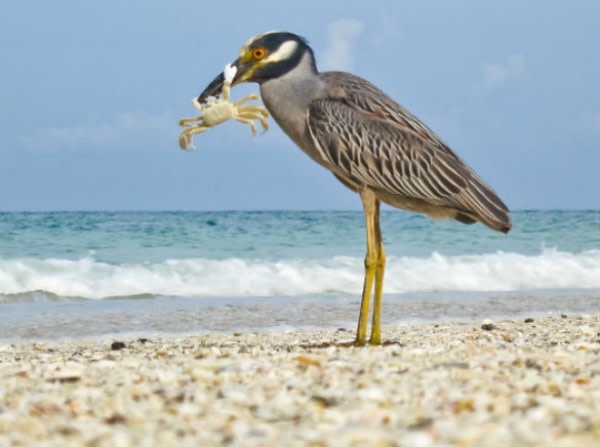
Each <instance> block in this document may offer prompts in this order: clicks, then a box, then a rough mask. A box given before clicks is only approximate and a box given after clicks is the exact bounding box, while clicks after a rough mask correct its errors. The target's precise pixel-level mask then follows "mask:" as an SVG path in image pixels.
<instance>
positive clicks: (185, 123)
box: [179, 116, 202, 126]
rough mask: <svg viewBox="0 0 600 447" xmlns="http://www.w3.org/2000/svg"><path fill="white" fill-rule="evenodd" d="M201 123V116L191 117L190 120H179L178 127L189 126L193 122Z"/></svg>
mask: <svg viewBox="0 0 600 447" xmlns="http://www.w3.org/2000/svg"><path fill="white" fill-rule="evenodd" d="M200 121H202V117H201V116H193V117H190V118H182V119H180V120H179V125H180V126H189V125H190V124H191V123H194V122H200Z"/></svg>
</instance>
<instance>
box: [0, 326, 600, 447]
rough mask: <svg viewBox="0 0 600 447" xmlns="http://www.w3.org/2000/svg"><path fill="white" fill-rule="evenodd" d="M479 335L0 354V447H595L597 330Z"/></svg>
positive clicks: (299, 335) (187, 341)
mask: <svg viewBox="0 0 600 447" xmlns="http://www.w3.org/2000/svg"><path fill="white" fill-rule="evenodd" d="M483 325H492V326H493V327H492V328H491V329H485V328H483V326H482V327H481V329H482V330H479V328H477V326H473V325H470V324H465V323H455V324H452V323H444V324H443V325H440V324H436V325H434V324H415V325H401V326H400V325H398V326H389V327H384V331H383V334H382V335H383V337H382V338H383V339H384V340H386V341H389V342H390V343H389V344H386V345H383V346H379V347H364V348H356V347H351V346H350V347H345V346H343V343H342V342H347V341H348V340H349V339H351V338H352V336H353V334H352V333H351V332H346V331H336V330H335V329H334V330H331V331H318V332H304V331H297V332H290V331H288V332H285V333H267V334H248V333H242V332H236V333H234V334H230V335H227V334H206V335H199V336H188V337H177V338H176V337H172V338H152V339H144V340H145V341H144V342H142V341H141V339H138V340H136V339H132V340H125V341H122V342H118V343H122V345H123V346H122V347H121V348H119V349H122V348H124V347H125V346H127V351H126V352H127V355H126V356H123V355H121V354H118V353H114V352H113V350H114V348H113V346H112V345H111V346H110V350H109V349H108V347H107V344H106V341H89V340H88V341H77V340H74V341H66V342H45V343H43V344H42V343H35V344H32V343H29V344H27V343H23V344H4V345H2V344H0V446H3V445H40V443H43V445H48V446H65V445H85V446H137V445H161V446H198V445H202V446H209V447H210V446H221V445H227V446H232V447H236V446H241V447H244V446H253V447H258V446H271V445H298V446H323V447H328V446H332V447H333V446H336V447H337V446H340V447H346V446H348V447H350V446H363V445H368V446H386V447H387V446H389V447H392V446H404V445H407V446H408V445H410V446H442V445H443V446H449V445H461V446H466V447H469V446H487V445H489V446H497V445H515V446H519V445H564V446H575V445H577V446H580V445H582V446H596V445H600V442H599V439H600V438H599V436H600V398H599V396H600V342H599V341H598V333H599V332H600V316H594V315H592V316H589V317H586V318H585V320H584V321H582V319H581V318H578V317H577V316H570V317H569V318H562V317H561V316H560V315H559V316H557V317H552V316H550V317H543V318H536V324H535V325H531V324H527V323H525V322H524V321H523V319H521V320H519V321H517V320H506V321H500V322H496V323H491V322H489V321H486V322H484V323H483ZM113 345H114V343H113Z"/></svg>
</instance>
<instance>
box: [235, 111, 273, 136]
mask: <svg viewBox="0 0 600 447" xmlns="http://www.w3.org/2000/svg"><path fill="white" fill-rule="evenodd" d="M238 118H243V119H246V120H258V121H260V124H261V125H262V127H263V129H264V131H263V133H264V132H266V131H267V130H269V121H267V117H266V116H263V115H258V114H256V113H254V112H250V111H246V110H243V111H242V112H241V113H239V114H238Z"/></svg>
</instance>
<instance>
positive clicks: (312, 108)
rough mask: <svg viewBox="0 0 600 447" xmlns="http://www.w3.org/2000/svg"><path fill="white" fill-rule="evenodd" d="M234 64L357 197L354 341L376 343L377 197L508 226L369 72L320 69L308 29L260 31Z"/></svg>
mask: <svg viewBox="0 0 600 447" xmlns="http://www.w3.org/2000/svg"><path fill="white" fill-rule="evenodd" d="M230 66H233V67H235V68H236V69H237V71H236V74H235V76H234V78H233V80H232V81H231V85H232V86H233V85H236V84H240V83H244V82H254V83H257V84H259V87H260V96H261V99H262V102H263V103H264V105H265V107H266V108H267V110H268V111H269V113H270V114H271V116H272V117H273V119H274V120H275V122H276V123H277V124H278V125H279V127H280V128H281V129H282V130H283V132H284V133H286V134H287V135H288V136H289V137H290V139H291V140H292V141H293V142H294V143H295V144H296V145H297V146H298V147H299V148H300V149H301V150H302V151H304V152H305V153H306V154H307V155H308V156H309V157H310V158H311V159H312V160H314V161H315V162H316V163H318V164H319V165H321V166H322V167H324V168H325V169H327V170H329V171H331V173H332V174H333V175H334V176H335V177H336V178H337V179H338V180H339V181H340V182H341V183H343V184H344V185H345V186H346V187H348V188H349V189H350V190H352V191H354V192H356V193H358V194H359V196H360V199H361V201H362V206H363V209H364V214H365V226H366V241H367V252H366V255H365V261H364V265H365V276H364V283H363V290H362V297H361V304H360V314H359V319H358V327H357V331H356V338H355V340H354V342H353V345H356V346H364V345H367V344H370V345H379V344H381V311H382V295H383V279H384V273H385V263H386V256H385V251H384V247H383V240H382V236H381V229H380V207H381V203H382V202H383V203H385V204H388V205H391V206H392V207H395V208H400V209H404V210H408V211H412V212H417V213H421V214H425V215H428V216H430V217H432V218H435V219H453V220H456V221H458V222H462V223H464V224H472V223H475V222H481V223H482V224H484V225H486V226H487V227H489V228H491V229H492V230H495V231H499V232H502V233H505V234H506V233H508V232H509V230H510V229H511V226H512V223H511V218H510V215H509V210H508V208H507V206H506V205H505V204H504V202H503V201H502V200H501V199H500V198H499V197H498V195H497V194H496V193H495V192H494V190H493V189H492V188H491V187H490V186H488V185H487V184H486V183H485V182H484V181H483V180H482V179H481V177H479V175H477V174H476V173H475V171H474V170H473V169H471V168H470V167H469V166H468V165H467V163H465V162H464V161H463V160H462V159H461V158H460V157H459V156H458V155H456V154H455V153H454V152H453V151H452V150H451V149H450V148H449V147H448V146H447V145H446V144H445V143H444V142H443V141H442V140H441V139H440V138H439V137H438V136H437V135H436V134H435V133H434V132H433V131H432V130H431V129H430V128H429V127H427V126H426V125H425V124H424V123H423V122H421V121H420V120H419V119H418V118H417V117H415V116H414V115H413V114H411V113H410V112H409V111H408V110H406V109H405V108H404V107H402V106H401V105H400V104H398V103H397V102H395V101H394V100H393V99H392V98H390V97H389V96H388V95H387V94H385V93H384V92H383V91H382V90H380V89H379V88H377V87H375V86H374V85H373V84H371V83H370V82H368V81H367V80H365V79H362V78H361V77H358V76H356V75H353V74H350V73H347V72H342V71H326V72H320V71H319V70H318V69H317V64H316V59H315V54H314V51H313V49H312V48H311V47H310V46H309V44H308V41H307V40H306V39H305V38H303V37H301V36H299V35H297V34H294V33H291V32H287V31H271V32H267V33H263V34H258V35H256V36H254V37H252V38H251V39H250V40H248V41H247V42H246V43H245V44H244V45H243V46H242V48H241V50H240V51H239V54H238V57H237V59H235V61H234V62H233V63H231V64H230ZM223 83H224V74H223V73H221V74H219V75H218V76H217V77H216V78H215V79H214V80H213V81H212V82H210V83H209V84H208V86H207V87H206V88H205V89H204V91H203V92H202V93H201V94H200V96H199V97H198V98H197V100H198V101H199V102H200V103H204V102H206V100H207V98H209V97H210V96H215V95H218V94H219V93H220V91H221V88H222V86H223ZM371 297H372V298H373V303H372V322H371V332H370V337H369V339H368V341H367V330H368V323H369V313H370V312H371Z"/></svg>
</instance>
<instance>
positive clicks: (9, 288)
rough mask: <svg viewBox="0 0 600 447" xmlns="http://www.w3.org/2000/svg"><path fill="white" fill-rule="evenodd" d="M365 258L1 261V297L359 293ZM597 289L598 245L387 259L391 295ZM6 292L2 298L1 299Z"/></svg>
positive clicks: (599, 275) (387, 284) (599, 280)
mask: <svg viewBox="0 0 600 447" xmlns="http://www.w3.org/2000/svg"><path fill="white" fill-rule="evenodd" d="M362 280H363V260H362V259H359V258H354V257H335V258H331V259H326V260H305V259H299V260H281V261H273V262H270V261H264V260H244V259H237V258H236V259H225V260H210V259H183V260H168V261H165V262H161V263H141V264H120V265H112V264H108V263H104V262H99V261H97V260H95V259H93V258H83V259H79V260H65V259H46V260H38V259H0V301H7V300H8V301H10V297H11V296H15V295H17V294H23V293H29V292H33V291H43V292H45V293H50V294H55V295H58V296H62V297H83V298H88V299H100V298H105V297H115V296H134V295H141V294H153V295H167V296H189V297H202V296H210V297H219V296H221V297H223V296H228V297H230V296H294V295H320V294H334V293H338V294H358V293H359V292H360V290H361V288H362ZM582 288H600V250H588V251H584V252H581V253H577V254H573V253H567V252H560V251H553V250H546V251H544V252H543V253H541V254H539V255H535V256H526V255H521V254H516V253H494V254H485V255H463V256H444V255H441V254H437V253H434V254H433V255H431V256H430V257H427V258H409V257H389V258H388V264H387V271H386V278H385V291H386V292H387V293H400V292H436V291H517V290H528V289H582ZM3 297H4V298H3Z"/></svg>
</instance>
